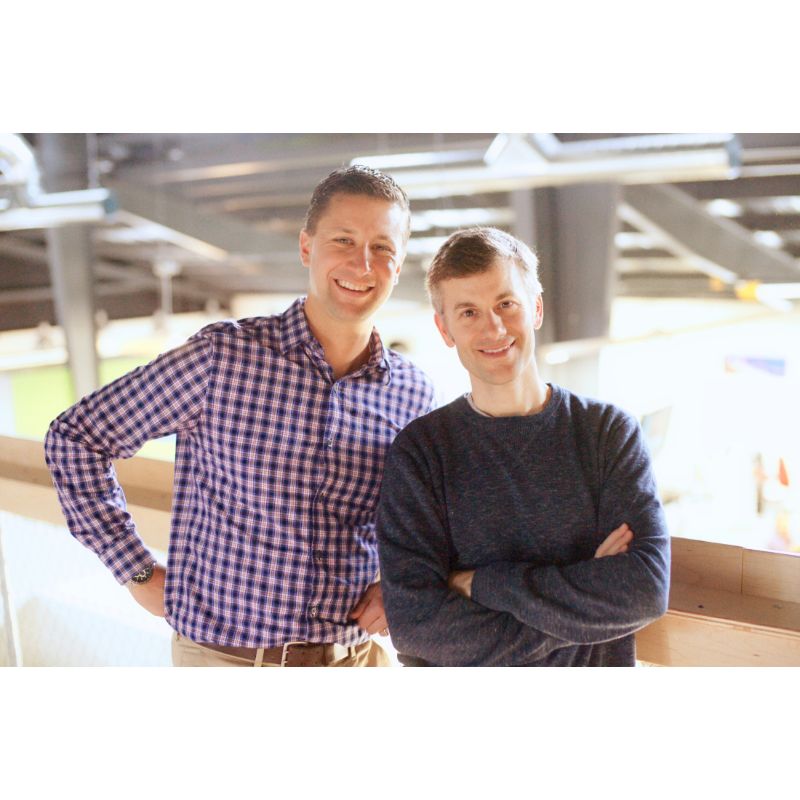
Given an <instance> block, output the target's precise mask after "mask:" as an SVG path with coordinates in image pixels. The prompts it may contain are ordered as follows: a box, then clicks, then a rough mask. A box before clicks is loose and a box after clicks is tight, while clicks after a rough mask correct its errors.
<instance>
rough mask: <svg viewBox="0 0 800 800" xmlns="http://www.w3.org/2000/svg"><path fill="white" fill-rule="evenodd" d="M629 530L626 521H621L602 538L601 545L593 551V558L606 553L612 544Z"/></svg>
mask: <svg viewBox="0 0 800 800" xmlns="http://www.w3.org/2000/svg"><path fill="white" fill-rule="evenodd" d="M629 530H630V528H629V527H628V525H627V523H625V522H623V523H622V525H620V526H619V527H618V528H616V529H614V530H613V531H611V533H609V534H608V536H606V538H605V539H603V542H602V543H601V545H600V546H599V547H598V548H597V550H596V552H595V558H600V557H601V556H604V555H607V554H608V551H609V550H610V549H611V548H612V547H613V546H614V544H615V543H616V542H617V541H618V540H619V539H622V538H623V537H624V536H625V535H626V534H627V532H628V531H629Z"/></svg>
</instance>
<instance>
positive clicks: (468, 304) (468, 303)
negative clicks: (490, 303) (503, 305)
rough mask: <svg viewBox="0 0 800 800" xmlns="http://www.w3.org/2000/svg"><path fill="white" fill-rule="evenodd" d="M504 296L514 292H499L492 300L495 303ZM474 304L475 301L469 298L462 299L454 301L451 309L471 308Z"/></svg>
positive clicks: (512, 294) (509, 295)
mask: <svg viewBox="0 0 800 800" xmlns="http://www.w3.org/2000/svg"><path fill="white" fill-rule="evenodd" d="M506 297H514V292H500V294H498V295H497V297H495V299H494V302H495V303H497V302H499V301H500V300H504V299H505V298H506ZM474 305H475V303H474V302H472V301H471V300H462V301H461V302H460V303H456V304H455V305H454V306H453V311H458V310H459V309H460V308H472V307H473V306H474Z"/></svg>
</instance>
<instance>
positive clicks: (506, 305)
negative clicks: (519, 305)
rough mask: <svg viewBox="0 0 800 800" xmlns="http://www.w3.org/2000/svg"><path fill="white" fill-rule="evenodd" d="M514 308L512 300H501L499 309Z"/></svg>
mask: <svg viewBox="0 0 800 800" xmlns="http://www.w3.org/2000/svg"><path fill="white" fill-rule="evenodd" d="M514 306H516V303H515V302H514V301H513V300H503V302H502V303H500V308H513V307H514Z"/></svg>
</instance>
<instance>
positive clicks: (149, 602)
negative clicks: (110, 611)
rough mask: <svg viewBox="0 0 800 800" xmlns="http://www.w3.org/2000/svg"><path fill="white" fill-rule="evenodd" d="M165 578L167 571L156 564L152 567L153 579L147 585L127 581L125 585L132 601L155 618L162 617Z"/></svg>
mask: <svg viewBox="0 0 800 800" xmlns="http://www.w3.org/2000/svg"><path fill="white" fill-rule="evenodd" d="M166 576H167V570H166V569H165V568H164V567H162V566H161V564H156V565H155V567H153V577H152V578H150V580H149V581H147V583H133V582H132V581H129V582H128V583H127V584H125V585H126V586H127V587H128V591H129V592H130V593H131V594H132V595H133V599H134V600H135V601H136V602H137V603H138V604H139V605H140V606H141V607H142V608H146V609H147V610H148V611H149V612H150V613H151V614H154V615H155V616H156V617H163V616H164V579H165V578H166Z"/></svg>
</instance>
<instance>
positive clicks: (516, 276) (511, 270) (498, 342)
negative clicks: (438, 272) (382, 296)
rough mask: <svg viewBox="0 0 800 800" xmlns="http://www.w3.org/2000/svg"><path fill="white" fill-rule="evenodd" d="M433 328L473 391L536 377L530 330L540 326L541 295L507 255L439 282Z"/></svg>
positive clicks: (532, 331) (533, 335) (533, 342)
mask: <svg viewBox="0 0 800 800" xmlns="http://www.w3.org/2000/svg"><path fill="white" fill-rule="evenodd" d="M438 299H439V303H438V305H439V310H438V311H437V312H436V314H435V317H434V319H435V321H436V327H437V328H438V329H439V332H440V333H441V335H442V338H443V339H444V341H445V343H446V344H447V345H448V347H455V348H456V350H457V351H458V357H459V359H460V361H461V363H462V364H463V365H464V367H465V368H466V370H467V371H468V372H469V374H470V379H471V381H472V387H473V391H475V390H476V389H478V390H479V389H481V388H487V389H490V388H491V387H501V386H510V385H513V384H515V383H516V382H520V381H526V380H529V379H530V378H532V377H534V376H535V375H536V364H535V361H534V347H535V333H534V331H536V330H538V329H539V328H541V326H542V313H543V308H542V297H541V295H538V296H537V297H536V298H533V297H532V296H531V292H530V286H529V285H528V284H527V283H526V281H525V280H524V278H523V276H522V273H521V272H520V269H519V267H518V266H517V265H516V264H515V263H514V262H513V261H512V260H511V259H502V260H498V261H496V262H495V263H494V264H493V265H492V266H491V267H490V268H489V269H488V270H486V271H485V272H480V273H478V274H474V275H468V276H466V277H463V278H449V279H447V280H443V281H442V282H441V283H440V284H439V287H438Z"/></svg>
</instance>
